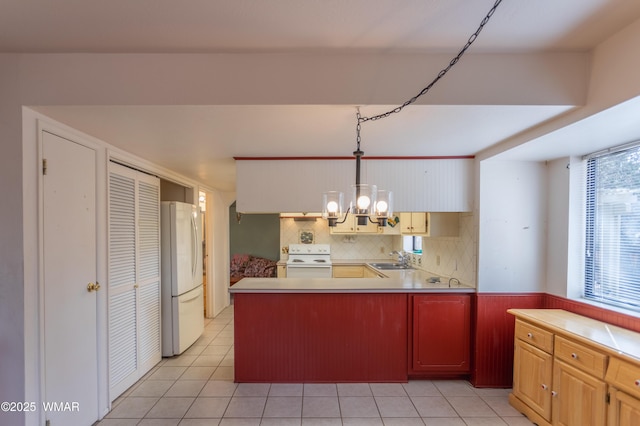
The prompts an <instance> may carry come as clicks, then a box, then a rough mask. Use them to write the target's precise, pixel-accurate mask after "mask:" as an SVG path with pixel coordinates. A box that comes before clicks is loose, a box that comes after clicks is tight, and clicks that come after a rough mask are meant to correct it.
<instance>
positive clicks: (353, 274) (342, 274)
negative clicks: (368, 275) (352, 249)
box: [332, 265, 365, 278]
mask: <svg viewBox="0 0 640 426" xmlns="http://www.w3.org/2000/svg"><path fill="white" fill-rule="evenodd" d="M364 269H365V268H364V265H333V266H332V270H333V278H362V277H364Z"/></svg>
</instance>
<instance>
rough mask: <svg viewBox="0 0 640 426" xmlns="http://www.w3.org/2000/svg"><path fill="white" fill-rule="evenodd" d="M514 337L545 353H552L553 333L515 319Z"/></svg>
mask: <svg viewBox="0 0 640 426" xmlns="http://www.w3.org/2000/svg"><path fill="white" fill-rule="evenodd" d="M515 334H516V338H518V339H520V340H523V341H525V342H527V343H529V344H530V345H533V346H535V347H536V348H539V349H542V350H543V351H545V352H547V353H553V333H551V332H549V331H547V330H543V329H542V328H539V327H536V326H535V325H533V324H529V323H528V322H524V321H521V320H519V319H516V333H515Z"/></svg>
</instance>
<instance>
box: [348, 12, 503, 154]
mask: <svg viewBox="0 0 640 426" xmlns="http://www.w3.org/2000/svg"><path fill="white" fill-rule="evenodd" d="M500 3H502V0H496V2H495V4H494V5H493V7H492V8H491V9H490V10H489V13H487V15H486V16H485V17H484V19H483V20H482V21H481V22H480V26H479V27H478V29H477V30H476V32H475V33H473V34H472V35H471V37H469V39H468V40H467V43H466V44H465V45H464V47H463V48H462V49H460V51H459V52H458V54H457V55H456V56H455V57H454V58H453V59H452V60H451V61H450V62H449V65H447V67H446V68H444V69H442V70H441V71H440V72H439V73H438V75H437V76H436V78H434V79H433V81H432V82H431V83H429V85H428V86H427V87H425V88H424V89H422V90H421V91H420V92H419V93H418V94H417V95H415V96H414V97H412V98H411V99H409V100H408V101H406V102H405V103H403V104H402V105H399V106H397V107H396V108H394V109H392V110H391V111H387V112H385V113H383V114H378V115H374V116H371V117H362V116H361V115H360V111H359V110H358V126H357V128H356V129H357V134H358V136H357V137H358V139H357V141H358V151H359V150H360V124H361V123H365V122H367V121H376V120H379V119H381V118H387V117H388V116H390V115H391V114H397V113H399V112H400V111H402V110H403V109H404V107H407V106H409V105H411V104H413V103H414V102H415V101H417V100H418V98H419V97H420V96H422V95H424V94H425V93H427V92H428V91H429V90H431V88H432V87H433V86H434V85H435V84H436V83H437V82H438V81H439V80H440V79H441V78H442V77H444V76H445V74H446V73H447V72H449V70H450V69H451V68H453V66H454V65H455V64H457V63H458V61H459V60H460V58H462V55H464V53H465V52H466V51H467V49H468V48H469V47H471V45H472V44H473V42H474V41H476V39H477V38H478V35H479V34H480V31H482V29H483V28H484V26H485V25H486V24H487V23H488V22H489V19H491V16H493V13H494V12H495V11H496V9H497V8H498V6H499V5H500Z"/></svg>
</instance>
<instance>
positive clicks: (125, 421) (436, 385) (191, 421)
mask: <svg viewBox="0 0 640 426" xmlns="http://www.w3.org/2000/svg"><path fill="white" fill-rule="evenodd" d="M205 324H206V325H205V331H204V334H203V335H202V337H201V338H200V339H198V341H197V342H196V343H194V345H193V346H192V347H190V348H189V349H188V350H187V351H185V352H184V353H183V354H182V355H180V356H177V357H173V358H164V359H163V360H162V361H161V362H160V363H159V364H158V365H157V366H156V367H154V368H153V369H152V370H151V371H150V372H149V373H148V374H146V375H145V377H143V378H142V379H141V380H140V381H139V382H137V383H136V384H135V385H133V386H132V387H131V388H130V389H128V390H127V391H126V392H125V393H124V394H123V395H121V396H120V397H119V398H118V399H117V400H116V401H114V403H113V406H112V410H111V412H109V414H108V415H107V416H106V417H105V419H103V420H102V421H101V422H99V423H98V425H99V426H133V425H140V426H176V425H180V426H204V425H207V426H208V425H274V426H289V425H298V426H300V425H305V426H306V425H318V426H324V425H327V426H333V425H345V426H346V425H349V426H352V425H353V426H356V425H380V426H382V425H386V426H399V425H421V426H425V425H426V426H431V425H439V426H464V425H468V426H497V425H514V426H516V425H531V424H532V423H531V422H530V421H529V420H528V419H527V418H526V417H524V416H523V415H521V414H520V413H519V412H517V411H516V410H515V409H514V408H512V407H511V406H510V405H509V403H508V400H507V395H508V394H509V391H510V390H508V389H475V388H473V387H472V386H471V385H470V384H469V383H468V382H466V381H450V380H443V381H410V382H408V383H336V384H314V383H305V384H299V383H295V384H281V383H273V384H271V383H259V384H250V383H240V384H238V383H234V382H233V306H231V307H230V308H227V309H226V310H224V311H223V312H222V313H221V314H220V315H218V316H217V317H216V318H215V319H212V320H205Z"/></svg>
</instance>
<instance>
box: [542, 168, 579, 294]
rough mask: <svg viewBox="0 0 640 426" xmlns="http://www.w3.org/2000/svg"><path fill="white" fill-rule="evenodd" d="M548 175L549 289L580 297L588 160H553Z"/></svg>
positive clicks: (553, 291)
mask: <svg viewBox="0 0 640 426" xmlns="http://www.w3.org/2000/svg"><path fill="white" fill-rule="evenodd" d="M548 175H549V178H548V187H547V192H548V198H549V208H548V212H547V220H548V223H549V230H548V237H547V239H548V243H547V277H546V281H547V286H546V292H547V293H550V294H554V295H556V296H560V297H569V298H573V299H577V298H580V297H581V296H582V293H583V287H584V235H585V185H586V180H585V163H584V162H583V160H582V159H581V158H577V157H565V158H560V159H557V160H554V161H550V162H549V163H548Z"/></svg>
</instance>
